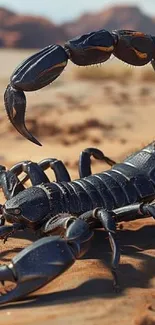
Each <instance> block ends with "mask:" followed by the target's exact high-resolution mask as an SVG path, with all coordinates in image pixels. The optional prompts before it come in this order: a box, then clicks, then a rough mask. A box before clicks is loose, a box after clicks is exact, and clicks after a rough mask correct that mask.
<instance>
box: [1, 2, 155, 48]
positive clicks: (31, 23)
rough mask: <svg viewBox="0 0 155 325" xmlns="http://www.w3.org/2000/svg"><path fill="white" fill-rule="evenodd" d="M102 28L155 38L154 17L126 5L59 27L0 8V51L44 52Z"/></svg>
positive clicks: (44, 20) (52, 23) (41, 19)
mask: <svg viewBox="0 0 155 325" xmlns="http://www.w3.org/2000/svg"><path fill="white" fill-rule="evenodd" d="M102 28H105V29H107V30H109V31H111V30H113V29H134V30H138V31H142V32H145V33H148V34H152V35H155V17H150V16H148V15H146V14H144V13H143V12H142V11H141V10H140V9H139V8H138V7H136V6H126V5H124V6H113V7H110V8H109V9H106V10H101V11H99V12H95V13H93V14H92V13H87V14H84V15H81V16H80V17H79V18H77V19H76V20H74V21H70V22H67V23H64V24H61V25H56V24H55V23H54V22H52V21H49V20H48V19H45V18H42V17H36V16H24V15H19V14H16V13H15V12H12V11H10V10H7V9H4V8H0V47H14V48H42V47H44V46H46V45H48V44H52V43H60V44H61V43H63V42H65V41H66V40H67V39H70V38H72V37H74V36H77V35H81V34H83V33H87V32H90V31H93V30H97V29H102Z"/></svg>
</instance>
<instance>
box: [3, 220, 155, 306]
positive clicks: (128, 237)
mask: <svg viewBox="0 0 155 325" xmlns="http://www.w3.org/2000/svg"><path fill="white" fill-rule="evenodd" d="M26 237H27V239H28V238H29V235H28V234H27V235H26ZM29 239H33V238H31V237H30V238H29ZM120 241H121V247H122V255H126V256H128V257H132V258H135V259H140V260H141V261H142V267H141V269H136V268H135V267H134V266H133V265H131V264H124V265H123V264H120V268H119V269H120V275H121V276H120V278H121V285H122V283H123V285H122V291H121V294H123V292H124V290H125V289H126V288H130V287H137V288H147V287H148V286H149V281H150V280H151V279H152V278H153V277H154V275H155V274H154V273H155V271H154V270H155V257H154V256H153V254H152V255H151V254H148V253H145V250H148V249H149V250H151V251H150V252H152V250H153V249H155V224H152V225H146V226H143V227H141V228H140V229H138V230H136V231H135V230H134V231H133V230H124V231H120ZM110 257H111V250H110V246H109V242H108V240H107V234H106V233H105V232H104V231H102V230H97V231H96V234H95V237H94V240H93V243H92V248H91V249H90V251H89V252H88V253H87V254H86V255H85V256H84V257H83V259H99V260H100V262H102V263H103V267H105V265H106V266H109V265H110ZM107 296H108V297H109V298H112V299H116V298H117V297H119V295H118V294H114V293H113V292H112V280H109V279H106V278H105V279H99V278H95V279H92V280H88V281H86V282H85V283H83V284H81V285H80V286H78V287H77V288H74V289H70V290H63V291H59V292H53V293H47V294H42V295H39V294H38V295H34V294H33V295H32V296H29V297H27V298H26V300H25V299H23V300H21V301H20V302H17V303H15V304H11V305H9V306H11V308H19V307H22V308H26V307H33V306H34V307H36V306H39V305H46V306H47V305H54V304H56V305H57V304H62V303H63V304H64V303H70V302H73V301H79V300H80V301H82V300H87V299H92V298H94V297H100V298H103V299H104V298H105V297H107ZM0 308H3V309H4V308H8V305H6V306H2V307H0Z"/></svg>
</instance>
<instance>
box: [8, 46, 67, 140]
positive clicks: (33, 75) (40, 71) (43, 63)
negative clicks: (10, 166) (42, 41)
mask: <svg viewBox="0 0 155 325" xmlns="http://www.w3.org/2000/svg"><path fill="white" fill-rule="evenodd" d="M67 62H68V54H67V53H66V51H65V50H64V48H63V47H62V46H60V45H49V46H47V47H45V48H44V49H43V50H41V51H39V52H37V53H36V54H34V55H32V56H30V57H29V58H28V59H26V60H25V61H24V62H22V63H21V65H20V66H18V67H17V69H16V70H15V71H14V73H13V74H12V76H11V78H10V84H9V85H8V87H7V89H6V91H5V95H4V102H5V108H6V111H7V114H8V117H9V120H10V122H11V123H12V124H13V126H14V127H15V128H16V129H17V131H18V132H19V133H20V134H22V135H23V136H24V137H25V138H26V139H28V140H30V141H32V142H33V143H35V144H37V145H39V146H41V144H40V142H39V141H38V140H36V139H35V138H34V137H33V136H32V135H31V134H30V133H29V131H28V130H27V128H26V126H25V110H26V98H25V94H24V91H35V90H38V89H41V88H43V87H45V86H47V85H49V84H50V83H51V82H53V81H54V80H55V79H56V78H57V77H58V76H59V75H60V74H61V72H62V71H63V70H64V68H65V66H66V64H67Z"/></svg>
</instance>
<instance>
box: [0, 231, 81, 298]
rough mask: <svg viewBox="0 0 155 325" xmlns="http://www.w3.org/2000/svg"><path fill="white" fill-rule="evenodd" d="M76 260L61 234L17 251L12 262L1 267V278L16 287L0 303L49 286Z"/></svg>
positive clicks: (3, 296)
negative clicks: (49, 283) (13, 283)
mask: <svg viewBox="0 0 155 325" xmlns="http://www.w3.org/2000/svg"><path fill="white" fill-rule="evenodd" d="M74 262H75V256H74V254H73V251H72V249H71V248H70V246H69V245H68V244H67V241H65V240H64V239H62V238H60V237H59V236H52V237H45V238H42V239H39V240H38V241H36V242H35V243H33V244H32V245H30V246H28V247H27V248H25V249H24V250H22V251H21V252H20V253H19V254H17V255H16V256H15V257H14V258H13V259H12V262H11V264H10V265H8V266H5V265H4V266H1V267H0V281H2V282H3V283H4V281H12V282H15V283H16V284H17V286H16V287H15V288H14V289H13V290H11V291H10V292H7V293H6V294H4V295H1V296H0V304H3V303H7V302H11V301H15V300H18V299H19V298H21V297H23V296H25V295H27V294H29V293H31V292H34V291H35V290H37V289H39V288H41V287H42V286H44V285H46V284H47V283H48V282H49V281H51V280H52V279H54V278H56V277H57V276H58V275H59V274H61V273H63V272H64V271H65V270H66V269H68V268H69V267H70V266H71V265H72V264H73V263H74Z"/></svg>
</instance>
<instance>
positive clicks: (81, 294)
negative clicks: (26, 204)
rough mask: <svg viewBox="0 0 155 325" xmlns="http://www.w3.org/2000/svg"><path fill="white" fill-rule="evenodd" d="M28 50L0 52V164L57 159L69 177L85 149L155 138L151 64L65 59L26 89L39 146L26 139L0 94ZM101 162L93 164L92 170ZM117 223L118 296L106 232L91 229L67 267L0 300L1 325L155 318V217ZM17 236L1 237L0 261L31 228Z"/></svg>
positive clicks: (119, 150)
mask: <svg viewBox="0 0 155 325" xmlns="http://www.w3.org/2000/svg"><path fill="white" fill-rule="evenodd" d="M28 54H29V53H28V52H24V51H10V52H9V51H1V52H0V71H1V73H0V109H1V114H0V123H1V127H0V139H1V141H0V142H1V151H0V164H1V165H5V166H7V167H8V168H9V167H10V166H12V165H13V164H15V163H16V162H19V161H21V160H32V161H36V162H38V161H40V160H41V159H43V158H46V157H56V158H59V159H61V160H63V161H64V162H65V164H66V166H67V168H68V170H69V172H70V174H71V176H72V178H73V179H74V178H77V177H78V157H79V153H80V152H81V151H82V150H83V149H84V148H87V147H97V148H100V149H101V150H103V152H104V153H105V154H106V155H108V156H110V157H111V158H112V159H113V160H115V161H121V160H123V158H124V157H126V156H127V155H129V154H130V153H131V152H133V151H134V150H136V149H139V148H141V147H143V146H144V145H146V144H148V143H149V142H151V141H153V139H154V136H155V127H154V126H155V74H154V75H153V72H151V67H150V66H149V67H148V68H145V67H142V68H133V67H129V66H127V65H125V64H123V63H119V62H118V61H116V60H111V61H110V62H107V63H106V64H105V65H102V66H101V67H94V68H92V67H90V68H79V67H73V65H72V64H69V65H68V67H67V68H66V69H65V72H64V73H63V74H62V75H61V76H60V77H59V79H57V80H56V81H55V82H54V83H53V84H52V85H50V86H48V87H46V88H45V89H42V90H40V91H36V92H33V93H27V94H26V96H27V114H26V121H27V127H28V129H29V130H31V132H32V133H33V135H35V136H36V137H37V139H38V140H39V141H40V142H41V143H42V147H38V146H36V145H34V144H32V143H30V142H29V141H27V140H25V139H24V138H23V137H22V136H21V135H20V134H18V133H17V132H16V130H14V129H13V127H12V126H11V124H10V123H9V121H8V119H7V116H6V113H5V110H4V105H3V93H4V90H5V87H6V85H7V84H8V82H9V81H8V80H9V76H10V75H11V73H12V71H13V69H14V68H15V67H16V65H17V64H18V63H19V62H20V61H21V60H22V59H24V58H25V57H27V55H28ZM6 62H7V63H6ZM106 168H107V166H106V165H105V164H103V163H102V162H98V161H93V162H92V169H93V172H99V171H102V170H104V169H106ZM49 174H50V177H51V180H53V179H54V176H53V175H52V172H51V171H50V172H49ZM1 202H4V198H3V195H1ZM121 228H122V229H121V230H120V240H121V246H122V256H121V263H120V270H119V275H120V279H121V285H122V291H121V293H120V294H114V293H113V291H112V277H111V273H110V269H109V265H110V256H111V254H110V247H109V242H108V240H107V235H106V233H105V232H104V231H102V230H100V231H99V230H98V231H97V230H96V231H95V237H94V240H93V243H92V248H91V249H90V251H89V253H87V255H86V256H85V257H84V258H82V259H80V260H78V261H77V262H76V263H75V264H74V265H73V266H72V268H70V269H69V270H68V271H67V272H66V273H64V274H63V275H61V276H60V277H59V278H57V279H55V280H54V281H53V282H52V283H49V284H48V285H47V286H46V287H44V288H42V289H41V290H39V291H37V292H35V293H34V294H33V295H31V296H29V297H28V298H27V299H25V300H22V301H19V302H16V303H12V304H8V305H3V306H0V324H7V325H9V324H10V325H13V324H16V325H17V324H34V322H37V324H38V325H41V324H46V325H48V324H51V323H52V324H53V325H57V324H75V325H76V324H81V325H82V324H86V325H87V324H89V325H93V324H104V325H107V324H115V325H117V324H123V325H132V324H133V325H153V324H155V222H154V220H153V219H151V218H148V219H144V220H137V221H134V222H128V223H122V225H121ZM23 236H24V234H22V233H19V235H17V236H16V237H14V238H9V240H8V241H7V243H6V244H5V245H3V243H1V246H0V247H1V253H0V262H1V264H4V263H9V261H10V259H11V257H12V256H14V255H15V254H17V252H18V251H19V250H21V249H22V248H23V247H25V246H26V245H28V243H29V234H25V238H24V239H22V237H23ZM51 256H52V252H51ZM1 290H3V289H1Z"/></svg>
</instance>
